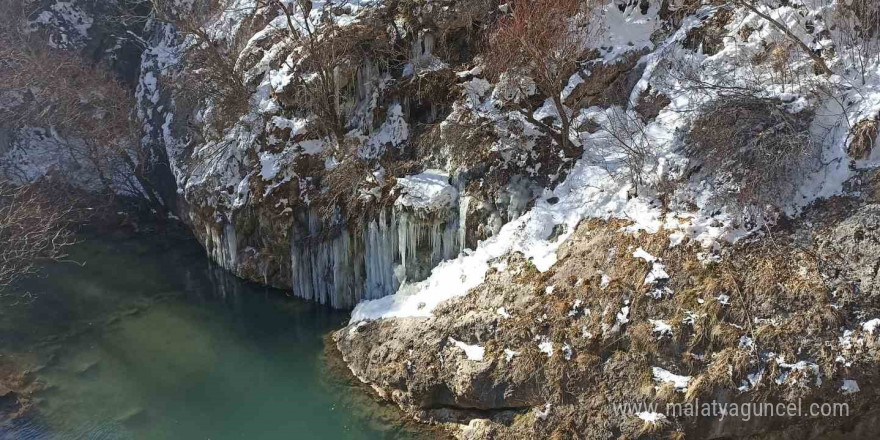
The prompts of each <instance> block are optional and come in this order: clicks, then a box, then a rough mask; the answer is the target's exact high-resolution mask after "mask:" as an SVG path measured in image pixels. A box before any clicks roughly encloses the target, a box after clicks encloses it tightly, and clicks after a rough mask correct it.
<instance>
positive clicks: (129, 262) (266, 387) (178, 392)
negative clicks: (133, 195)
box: [0, 233, 424, 440]
mask: <svg viewBox="0 0 880 440" xmlns="http://www.w3.org/2000/svg"><path fill="white" fill-rule="evenodd" d="M70 260H71V262H69V263H57V264H52V265H50V266H48V267H46V269H45V271H44V275H43V276H41V277H38V278H36V279H34V280H32V281H28V282H27V283H26V284H25V285H23V286H21V287H20V288H18V289H17V290H16V291H15V292H14V293H15V295H12V296H10V297H6V298H4V299H3V300H2V306H0V355H2V356H7V358H8V359H9V358H11V359H23V360H26V361H27V362H25V363H28V362H29V364H28V365H29V368H31V369H32V370H31V371H33V372H34V373H33V374H34V375H35V377H36V379H37V381H38V383H39V384H40V385H41V386H42V387H43V390H42V391H40V392H38V393H36V397H37V399H36V402H37V403H36V405H35V409H36V410H35V411H33V412H32V414H33V415H32V416H29V417H26V418H25V419H24V420H19V421H17V422H15V423H12V424H6V425H5V426H0V438H2V439H7V438H8V439H44V438H45V439H211V440H220V439H255V440H256V439H357V440H360V439H398V438H416V434H415V432H414V431H413V430H412V429H411V426H410V425H407V424H406V423H403V422H401V421H400V420H399V419H397V417H399V415H398V414H397V412H396V411H395V410H394V409H393V408H390V407H388V406H385V405H382V404H379V403H377V402H375V401H374V400H373V399H372V398H371V397H369V396H368V394H367V393H365V392H364V391H363V388H361V387H360V386H359V385H357V384H354V383H352V382H354V381H350V380H349V379H348V378H347V377H346V374H344V373H345V372H344V371H341V370H340V369H339V368H338V367H337V368H336V369H334V368H333V364H334V363H333V362H332V360H333V359H332V358H333V356H328V355H326V354H325V353H329V352H330V351H329V350H326V351H325V342H324V340H325V336H326V335H327V334H328V332H330V331H332V330H333V329H335V328H339V327H341V326H342V325H343V324H344V323H345V322H346V320H347V315H346V314H345V313H340V312H334V311H331V310H328V309H325V308H322V307H319V306H317V305H314V304H310V303H305V302H302V301H297V300H293V299H289V298H287V297H285V295H284V294H283V293H282V292H279V291H275V290H271V289H266V288H262V287H258V286H255V285H252V284H248V283H245V282H242V281H240V280H238V279H236V278H235V277H233V276H231V275H228V274H226V273H225V272H223V271H222V270H220V269H218V268H217V267H216V266H214V265H212V264H211V263H209V262H208V261H207V259H206V257H205V254H204V251H203V250H202V249H201V247H199V246H198V244H197V243H195V242H193V241H192V240H191V239H188V238H185V237H168V236H166V237H161V238H156V237H143V236H141V237H138V236H132V235H126V234H121V233H118V234H116V235H114V236H111V237H106V236H104V237H101V238H98V237H88V236H87V237H85V238H84V240H83V242H82V243H80V244H78V245H76V246H75V247H74V248H73V249H72V250H71V256H70ZM82 263H84V265H83V264H82ZM22 362H24V361H22ZM336 365H338V361H337V362H336ZM419 437H424V434H420V435H419Z"/></svg>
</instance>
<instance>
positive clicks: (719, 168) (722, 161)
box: [686, 96, 818, 214]
mask: <svg viewBox="0 0 880 440" xmlns="http://www.w3.org/2000/svg"><path fill="white" fill-rule="evenodd" d="M811 119H812V115H811V114H809V113H806V112H801V113H799V114H792V113H790V112H789V111H787V110H786V109H785V108H784V107H783V106H782V105H781V103H779V102H778V101H775V100H769V99H761V98H756V97H751V96H737V97H723V98H719V99H717V100H715V101H713V102H712V103H711V104H709V105H707V106H705V107H703V109H702V111H701V115H700V116H699V117H698V118H697V119H696V121H695V122H694V124H693V127H692V129H691V132H690V136H689V139H688V144H687V147H686V148H687V152H688V154H689V155H690V156H691V157H693V158H695V159H698V160H699V161H700V162H701V166H702V171H703V172H704V173H705V174H707V175H709V176H710V177H712V178H713V179H714V180H715V183H716V184H719V186H720V189H721V195H720V196H719V197H720V198H722V202H733V205H734V207H738V208H741V209H743V210H747V209H749V208H757V209H758V210H759V211H760V212H759V214H760V213H762V212H763V211H764V210H765V209H766V208H767V207H768V206H780V205H781V204H782V203H784V202H785V201H787V200H790V199H791V197H793V196H794V195H795V193H796V191H797V189H798V188H799V186H800V183H801V182H802V176H803V175H804V174H805V172H806V171H808V170H810V169H811V167H813V166H814V165H815V164H816V161H817V160H818V148H817V146H816V145H815V144H814V142H813V140H812V138H811V136H810V122H811Z"/></svg>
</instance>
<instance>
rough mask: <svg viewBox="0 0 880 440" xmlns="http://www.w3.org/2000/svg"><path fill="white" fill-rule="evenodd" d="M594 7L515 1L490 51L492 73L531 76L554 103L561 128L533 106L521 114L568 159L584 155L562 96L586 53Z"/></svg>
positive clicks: (568, 1)
mask: <svg viewBox="0 0 880 440" xmlns="http://www.w3.org/2000/svg"><path fill="white" fill-rule="evenodd" d="M592 6H593V3H592V2H589V1H587V2H585V1H581V0H513V1H511V2H509V3H508V7H509V8H510V14H509V15H506V16H503V17H501V18H500V19H499V21H498V25H497V27H496V28H495V31H494V32H493V33H492V35H491V36H490V37H489V44H488V48H487V51H486V57H487V59H486V61H487V63H488V66H489V70H490V72H492V73H494V74H495V75H496V76H498V75H500V74H501V73H505V72H507V73H513V74H515V75H522V76H527V77H529V78H531V79H532V80H533V81H534V82H535V85H536V86H537V88H538V90H539V91H540V92H541V93H542V94H543V95H544V96H547V97H549V98H550V99H552V100H553V104H554V107H555V108H556V112H557V114H558V115H559V121H560V125H561V127H560V128H558V129H557V128H554V127H552V126H551V125H548V124H546V123H544V122H542V121H537V120H535V119H534V118H533V117H532V109H531V108H524V109H521V113H522V114H523V116H525V117H526V119H527V120H529V122H531V123H532V124H534V125H535V126H536V127H538V128H539V129H541V130H543V131H544V132H546V133H547V134H548V135H551V136H552V137H553V138H554V139H556V141H557V142H559V144H560V146H561V147H562V149H563V150H564V151H565V152H566V154H567V155H568V156H569V157H576V156H578V155H579V152H577V151H575V150H576V149H575V148H574V146H573V145H572V143H571V140H570V135H571V133H570V130H571V115H570V114H569V113H568V109H567V108H566V106H565V103H564V102H563V101H562V96H561V95H562V91H563V90H564V89H565V87H566V85H567V84H568V79H569V78H570V77H571V75H572V74H574V73H575V72H576V71H577V68H578V65H577V63H578V60H580V59H581V58H582V56H583V55H584V52H585V50H586V43H587V41H588V39H589V38H590V33H589V31H588V29H587V27H588V25H589V21H590V16H591V14H592ZM522 95H523V96H528V93H527V92H524V93H522Z"/></svg>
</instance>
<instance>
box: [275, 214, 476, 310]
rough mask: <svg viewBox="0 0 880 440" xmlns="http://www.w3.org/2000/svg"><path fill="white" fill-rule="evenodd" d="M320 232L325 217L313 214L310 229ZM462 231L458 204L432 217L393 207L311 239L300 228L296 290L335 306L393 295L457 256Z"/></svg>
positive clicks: (293, 247)
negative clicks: (329, 236)
mask: <svg viewBox="0 0 880 440" xmlns="http://www.w3.org/2000/svg"><path fill="white" fill-rule="evenodd" d="M319 232H320V226H319V220H318V219H317V217H316V216H314V215H310V216H309V230H308V233H309V234H311V235H312V236H314V235H316V234H318V233H319ZM296 235H300V236H299V237H297V236H296ZM459 236H460V231H459V221H458V212H456V210H449V211H448V215H445V216H440V218H428V217H423V216H419V215H416V214H415V213H412V212H409V211H407V210H404V209H400V207H393V208H387V209H386V210H383V211H382V212H381V213H380V214H379V216H378V218H376V219H374V220H372V221H370V222H369V223H368V224H364V225H361V226H360V230H352V229H351V228H346V229H344V230H342V231H341V232H339V233H338V234H336V236H335V237H334V238H332V239H329V240H318V241H316V242H311V243H306V242H304V241H303V240H302V236H301V234H295V236H294V238H293V240H292V245H291V255H292V270H293V274H292V275H293V276H292V277H291V279H292V283H293V286H292V287H293V294H294V295H295V296H297V297H300V298H303V299H307V300H311V301H315V302H318V303H321V304H328V305H330V306H332V307H335V308H349V307H353V306H354V305H356V304H357V303H359V302H361V301H363V300H370V299H378V298H382V297H384V296H387V295H391V294H393V293H395V292H396V291H397V289H398V288H399V287H400V285H401V284H402V283H404V282H416V281H421V280H423V279H425V278H427V276H428V275H429V274H430V272H431V269H432V268H434V267H435V266H437V265H438V264H440V262H442V261H444V260H448V259H451V258H454V257H455V256H457V255H458V253H459V252H460V251H461V243H460V240H459Z"/></svg>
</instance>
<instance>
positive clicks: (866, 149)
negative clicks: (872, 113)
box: [848, 116, 880, 160]
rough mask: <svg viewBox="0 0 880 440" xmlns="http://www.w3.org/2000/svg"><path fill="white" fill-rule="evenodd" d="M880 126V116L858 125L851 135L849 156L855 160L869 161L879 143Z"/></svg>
mask: <svg viewBox="0 0 880 440" xmlns="http://www.w3.org/2000/svg"><path fill="white" fill-rule="evenodd" d="M878 126H880V116H877V117H874V118H871V119H865V120H864V121H862V122H860V123H858V124H856V126H855V127H853V129H852V133H850V141H849V149H848V152H849V156H850V157H852V158H853V159H856V160H860V159H867V158H869V157H870V156H871V152H872V151H873V150H874V145H875V144H876V143H877V135H878V131H880V130H878V128H880V127H878Z"/></svg>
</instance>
